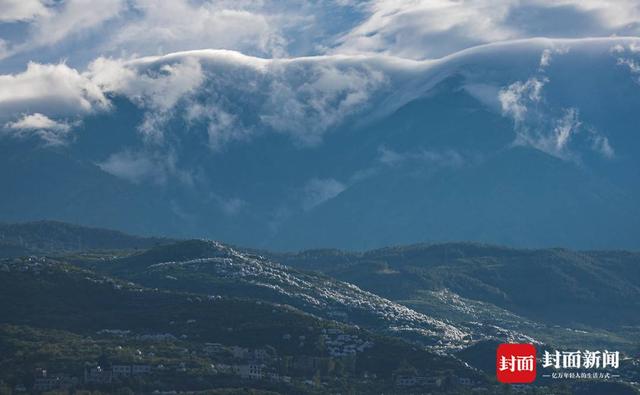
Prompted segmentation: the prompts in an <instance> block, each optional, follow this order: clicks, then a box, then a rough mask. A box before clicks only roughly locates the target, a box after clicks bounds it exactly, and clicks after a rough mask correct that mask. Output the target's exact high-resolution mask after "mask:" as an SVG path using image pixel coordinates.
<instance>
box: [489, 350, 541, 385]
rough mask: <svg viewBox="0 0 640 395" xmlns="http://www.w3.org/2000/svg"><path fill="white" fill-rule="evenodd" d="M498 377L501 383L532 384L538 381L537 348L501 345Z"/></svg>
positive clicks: (497, 358)
mask: <svg viewBox="0 0 640 395" xmlns="http://www.w3.org/2000/svg"><path fill="white" fill-rule="evenodd" d="M496 376H497V377H498V381H499V382H501V383H532V382H533V381H534V380H535V379H536V348H535V347H534V346H533V344H501V345H499V346H498V351H497V352H496Z"/></svg>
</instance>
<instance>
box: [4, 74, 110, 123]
mask: <svg viewBox="0 0 640 395" xmlns="http://www.w3.org/2000/svg"><path fill="white" fill-rule="evenodd" d="M108 107H109V100H108V99H107V98H106V96H105V95H104V93H103V92H102V90H101V89H100V87H99V86H97V85H96V84H94V83H93V82H92V81H91V80H90V79H89V78H87V76H85V75H83V74H80V73H79V72H78V71H77V70H75V69H73V68H70V67H69V66H67V65H66V64H64V63H60V64H47V65H44V64H38V63H29V65H28V66H27V69H26V70H25V71H23V72H21V73H16V74H4V75H0V120H2V119H3V118H4V119H7V118H11V117H13V116H14V114H16V113H34V112H37V113H41V114H44V115H47V116H49V117H56V116H75V115H81V114H86V113H89V112H92V111H96V110H103V109H106V108H108Z"/></svg>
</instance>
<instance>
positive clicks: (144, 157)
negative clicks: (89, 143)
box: [97, 148, 194, 187]
mask: <svg viewBox="0 0 640 395" xmlns="http://www.w3.org/2000/svg"><path fill="white" fill-rule="evenodd" d="M97 166H98V167H100V168H101V169H102V170H103V171H105V172H107V173H109V174H111V175H114V176H116V177H119V178H122V179H124V180H127V181H129V182H132V183H134V184H138V183H141V182H152V183H154V184H157V185H164V184H166V183H167V182H168V181H169V179H175V180H177V181H179V182H180V183H182V184H183V185H186V186H189V187H190V186H193V183H194V181H193V177H192V175H191V173H190V172H188V171H185V170H183V169H181V168H180V167H179V165H178V157H177V155H176V153H175V151H174V150H173V149H171V148H169V149H167V150H155V151H150V150H139V151H132V150H124V151H120V152H116V153H113V154H111V155H110V156H109V157H108V158H107V159H106V160H104V161H102V162H100V163H97Z"/></svg>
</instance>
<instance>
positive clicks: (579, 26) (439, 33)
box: [333, 0, 640, 59]
mask: <svg viewBox="0 0 640 395" xmlns="http://www.w3.org/2000/svg"><path fill="white" fill-rule="evenodd" d="M366 4H367V5H366V9H367V14H366V16H365V18H364V20H363V22H362V23H360V24H358V25H357V26H355V27H354V28H353V29H351V30H350V31H348V32H345V33H344V34H343V35H342V36H341V37H340V39H339V40H338V42H337V45H336V46H335V47H334V48H333V51H334V52H336V53H372V52H375V53H385V54H390V55H396V56H401V57H406V58H412V59H426V58H437V57H442V56H445V55H448V54H451V53H453V52H457V51H459V50H462V49H465V48H469V47H472V46H475V45H479V44H485V43H492V42H497V41H505V40H513V39H521V38H530V37H559V38H565V37H593V36H610V35H614V34H617V35H634V34H638V33H639V32H640V24H639V23H638V21H639V20H640V5H639V4H638V3H637V1H634V0H620V1H617V0H559V1H557V0H506V1H500V2H496V1H491V0H469V1H458V0H411V1H394V0H372V1H369V2H367V3H366ZM558 20H561V21H562V23H558V22H557V21H558Z"/></svg>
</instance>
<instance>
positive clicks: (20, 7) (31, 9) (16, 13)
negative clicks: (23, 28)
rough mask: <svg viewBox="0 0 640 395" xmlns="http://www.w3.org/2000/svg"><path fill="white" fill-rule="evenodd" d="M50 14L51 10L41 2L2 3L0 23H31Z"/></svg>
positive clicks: (8, 1) (5, 0)
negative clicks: (30, 21)
mask: <svg viewBox="0 0 640 395" xmlns="http://www.w3.org/2000/svg"><path fill="white" fill-rule="evenodd" d="M48 13H49V10H48V9H47V7H46V6H45V4H43V2H42V1H41V0H2V1H0V22H17V21H29V20H32V19H34V18H37V17H42V16H45V15H47V14H48Z"/></svg>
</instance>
